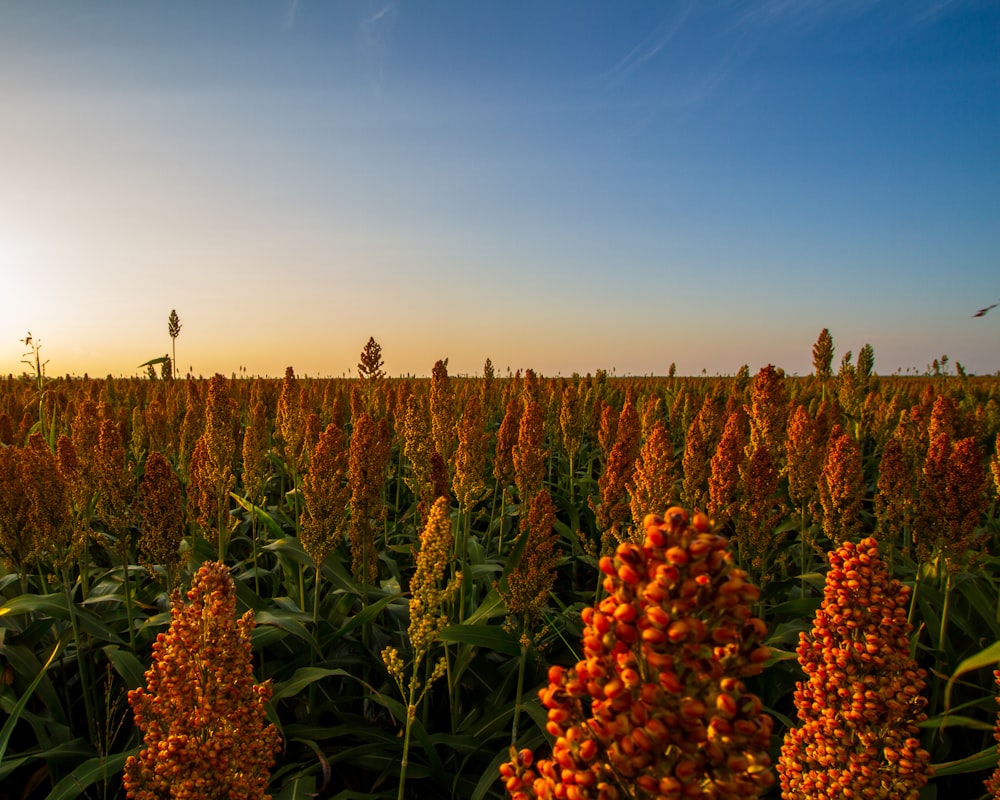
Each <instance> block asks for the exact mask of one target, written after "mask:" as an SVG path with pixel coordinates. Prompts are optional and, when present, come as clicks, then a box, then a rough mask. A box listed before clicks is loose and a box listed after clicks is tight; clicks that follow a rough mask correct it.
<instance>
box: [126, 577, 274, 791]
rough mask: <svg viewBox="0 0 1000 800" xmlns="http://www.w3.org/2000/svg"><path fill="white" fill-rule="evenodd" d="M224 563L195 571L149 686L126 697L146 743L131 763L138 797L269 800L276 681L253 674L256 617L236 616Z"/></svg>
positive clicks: (162, 639)
mask: <svg viewBox="0 0 1000 800" xmlns="http://www.w3.org/2000/svg"><path fill="white" fill-rule="evenodd" d="M235 611H236V587H235V585H234V583H233V579H232V577H231V576H230V574H229V570H228V569H227V568H226V566H225V565H224V564H221V563H218V562H209V563H206V564H204V565H203V566H202V567H201V568H200V569H199V570H198V572H197V574H196V575H195V577H194V580H193V582H192V585H191V590H190V591H189V592H188V593H187V602H184V601H183V600H182V599H181V594H180V592H179V591H177V590H174V593H173V596H172V599H171V609H170V628H169V629H168V630H167V632H166V633H161V634H159V635H158V636H157V637H156V642H155V643H154V644H153V663H152V666H151V667H150V668H149V669H148V670H147V671H146V686H145V687H144V688H139V689H133V690H132V691H131V692H129V694H128V701H129V704H130V705H131V706H132V710H133V713H134V716H135V724H136V727H137V728H138V729H139V730H140V731H141V732H142V741H143V747H142V749H141V750H140V751H139V754H138V755H137V756H129V758H128V760H127V761H126V762H125V776H124V787H125V793H126V797H128V798H130V800H162V798H167V797H169V798H172V800H173V799H176V800H216V799H217V798H220V797H228V798H240V800H267V798H269V797H270V795H268V794H267V793H266V791H267V785H268V782H269V780H270V770H271V766H272V765H273V763H274V756H275V753H276V752H277V751H278V750H279V749H280V737H279V735H278V731H277V729H276V728H275V726H274V725H271V724H269V723H268V722H267V716H266V713H265V709H264V705H265V703H266V702H267V700H268V699H269V697H270V696H271V687H270V684H269V683H266V684H255V683H254V679H253V673H252V670H251V651H250V632H251V630H252V629H253V625H254V620H253V612H252V611H248V612H247V613H246V614H245V615H244V616H243V617H242V618H240V619H239V620H237V619H236V618H235Z"/></svg>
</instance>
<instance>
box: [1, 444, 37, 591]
mask: <svg viewBox="0 0 1000 800" xmlns="http://www.w3.org/2000/svg"><path fill="white" fill-rule="evenodd" d="M21 453H22V448H20V447H18V446H17V445H9V446H6V447H0V559H2V560H3V563H4V565H5V566H6V567H7V568H8V569H10V570H12V571H14V572H17V573H21V574H23V573H24V571H25V568H26V566H27V565H28V564H29V563H30V562H31V559H32V555H33V552H34V544H33V542H32V537H31V536H30V534H29V532H28V527H27V519H28V496H27V494H26V493H25V485H24V482H23V481H22V480H21V460H22V458H21Z"/></svg>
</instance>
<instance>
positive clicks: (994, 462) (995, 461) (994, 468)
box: [990, 433, 1000, 494]
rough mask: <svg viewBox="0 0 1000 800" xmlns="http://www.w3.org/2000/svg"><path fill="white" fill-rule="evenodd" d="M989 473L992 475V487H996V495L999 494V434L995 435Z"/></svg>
mask: <svg viewBox="0 0 1000 800" xmlns="http://www.w3.org/2000/svg"><path fill="white" fill-rule="evenodd" d="M990 472H992V473H993V485H994V486H995V487H996V491H997V494H1000V433H997V441H996V446H995V447H994V450H993V458H991V459H990Z"/></svg>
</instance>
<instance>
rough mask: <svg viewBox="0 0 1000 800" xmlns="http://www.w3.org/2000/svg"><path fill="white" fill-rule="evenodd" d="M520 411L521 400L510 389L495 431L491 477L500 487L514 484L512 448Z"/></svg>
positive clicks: (519, 427) (518, 431)
mask: <svg viewBox="0 0 1000 800" xmlns="http://www.w3.org/2000/svg"><path fill="white" fill-rule="evenodd" d="M521 411H522V409H521V398H520V397H519V396H518V395H517V393H516V392H514V391H513V389H511V390H510V391H509V393H508V395H507V405H506V407H505V409H504V415H503V419H502V420H501V421H500V428H499V429H498V430H497V446H496V451H495V454H494V456H493V477H494V478H496V480H497V482H498V483H499V484H500V485H501V486H502V487H507V486H509V485H510V484H511V483H513V482H514V477H515V470H514V448H515V447H517V439H518V435H519V433H520V429H521Z"/></svg>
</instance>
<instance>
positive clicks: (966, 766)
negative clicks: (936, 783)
mask: <svg viewBox="0 0 1000 800" xmlns="http://www.w3.org/2000/svg"><path fill="white" fill-rule="evenodd" d="M996 765H997V749H996V747H987V748H986V749H985V750H980V751H979V752H978V753H975V754H974V755H971V756H966V757H965V758H960V759H958V760H957V761H947V762H945V763H943V764H932V765H931V766H932V767H933V769H934V777H935V778H943V777H945V776H946V775H964V774H965V773H967V772H979V771H981V770H987V769H992V768H994V767H995V766H996Z"/></svg>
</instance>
